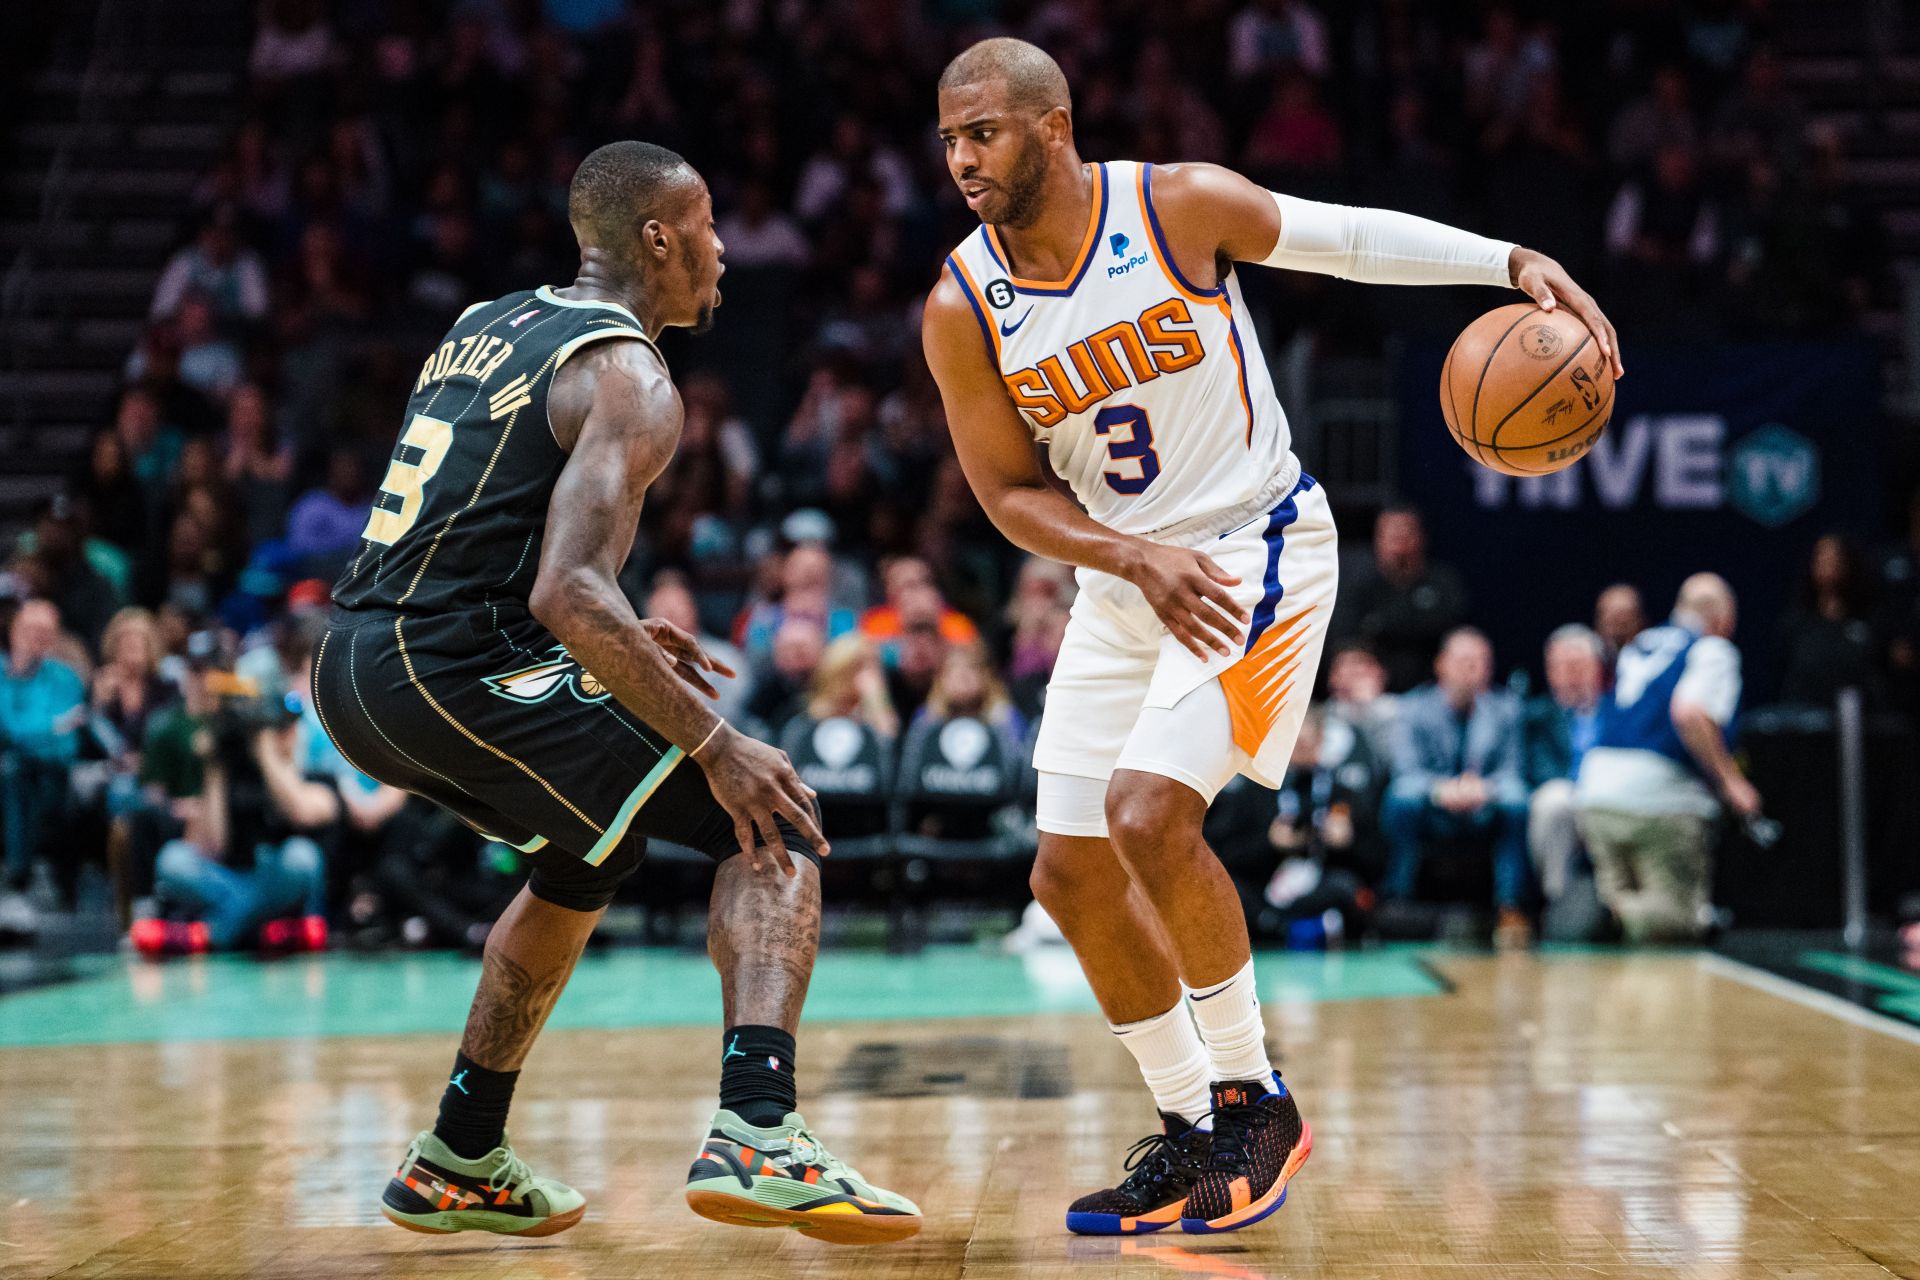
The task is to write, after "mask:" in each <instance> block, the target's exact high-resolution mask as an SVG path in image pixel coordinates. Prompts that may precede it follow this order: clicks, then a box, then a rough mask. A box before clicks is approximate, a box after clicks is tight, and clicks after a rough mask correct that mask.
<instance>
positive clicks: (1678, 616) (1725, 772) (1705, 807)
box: [1578, 573, 1760, 942]
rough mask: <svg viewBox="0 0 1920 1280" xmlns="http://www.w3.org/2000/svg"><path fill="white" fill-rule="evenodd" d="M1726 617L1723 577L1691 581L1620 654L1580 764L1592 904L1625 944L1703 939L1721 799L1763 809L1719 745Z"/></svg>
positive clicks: (1734, 670) (1731, 687)
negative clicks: (1601, 907)
mask: <svg viewBox="0 0 1920 1280" xmlns="http://www.w3.org/2000/svg"><path fill="white" fill-rule="evenodd" d="M1734 622H1735V605H1734V597H1733V590H1732V589H1731V588H1730V587H1728V586H1727V584H1726V582H1725V581H1723V580H1722V579H1720V578H1719V577H1717V576H1715V575H1713V574H1710V573H1702V574H1695V575H1694V576H1693V577H1691V578H1688V579H1687V580H1686V582H1685V583H1684V584H1683V585H1682V586H1681V588H1680V595H1679V599H1678V600H1677V601H1676V602H1675V604H1674V609H1673V620H1672V621H1671V622H1670V623H1669V624H1668V625H1666V626H1663V627H1654V628H1652V629H1651V630H1648V631H1643V632H1641V633H1640V634H1639V635H1638V636H1636V637H1635V638H1634V641H1633V643H1632V644H1630V645H1628V646H1627V647H1626V648H1625V649H1624V650H1622V651H1621V654H1620V660H1619V662H1618V664H1617V665H1616V667H1615V671H1614V687H1613V693H1612V695H1611V697H1610V698H1609V700H1608V702H1607V704H1606V707H1605V710H1604V712H1603V714H1602V716H1601V721H1600V736H1599V739H1598V741H1596V742H1595V743H1594V746H1593V748H1592V749H1591V750H1589V751H1588V752H1587V756H1586V759H1585V760H1584V761H1583V762H1582V763H1581V766H1580V782H1579V801H1578V802H1579V826H1580V837H1581V840H1582V841H1583V842H1584V843H1585V844H1586V847H1587V853H1588V856H1590V857H1591V858H1592V859H1593V874H1594V886H1595V888H1596V889H1597V890H1598V891H1599V894H1600V901H1601V902H1602V903H1604V904H1605V905H1606V907H1607V909H1608V910H1609V911H1611V912H1612V913H1613V915H1614V917H1615V918H1616V919H1617V920H1618V921H1619V923H1620V927H1621V929H1622V931H1623V932H1624V933H1625V936H1626V938H1627V940H1628V941H1630V942H1686V941H1691V940H1694V939H1697V938H1699V937H1701V936H1702V935H1703V934H1704V933H1705V931H1706V929H1707V927H1708V923H1709V921H1708V916H1707V894H1708V891H1709V886H1710V885H1711V882H1712V848H1713V822H1714V819H1715V817H1717V816H1718V814H1719V811H1720V804H1721V801H1724V802H1725V804H1726V806H1727V808H1728V809H1730V810H1732V811H1733V813H1735V814H1736V815H1738V816H1740V817H1750V816H1752V815H1754V814H1757V813H1759V812H1760V794H1759V792H1757V791H1755V790H1754V787H1753V784H1752V783H1750V782H1748V781H1747V779H1746V777H1745V776H1744V775H1743V774H1742V773H1741V772H1740V766H1739V764H1738V763H1736V762H1735V760H1734V758H1733V755H1732V753H1731V752H1730V751H1729V750H1728V747H1727V730H1728V726H1729V725H1730V724H1732V722H1733V716H1734V712H1735V710H1736V709H1737V707H1738V706H1739V702H1740V651H1739V650H1738V649H1736V648H1734V646H1733V642H1732V640H1731V638H1730V637H1731V636H1732V635H1733V630H1734ZM1716 791H1717V792H1718V793H1719V795H1718V798H1716V796H1715V792H1716Z"/></svg>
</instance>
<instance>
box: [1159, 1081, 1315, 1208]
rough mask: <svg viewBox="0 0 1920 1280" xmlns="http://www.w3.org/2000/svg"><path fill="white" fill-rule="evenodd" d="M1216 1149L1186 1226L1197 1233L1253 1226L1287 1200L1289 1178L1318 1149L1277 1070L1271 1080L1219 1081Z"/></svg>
mask: <svg viewBox="0 0 1920 1280" xmlns="http://www.w3.org/2000/svg"><path fill="white" fill-rule="evenodd" d="M1212 1114H1213V1151H1212V1153H1211V1156H1210V1158H1209V1159H1208V1161H1207V1171H1206V1173H1205V1175H1203V1176H1202V1177H1201V1178H1200V1180H1199V1181H1198V1182H1196V1183H1195V1184H1194V1187H1193V1191H1192V1193H1191V1194H1190V1195H1189V1196H1188V1197H1187V1207H1186V1209H1185V1210H1184V1211H1183V1212H1182V1214H1181V1218H1180V1229H1181V1230H1182V1231H1186V1232H1191V1233H1193V1234H1196V1235H1203V1234H1206V1233H1208V1232H1214V1231H1238V1230H1239V1229H1240V1228H1241V1227H1250V1226H1252V1225H1253V1224H1254V1223H1256V1222H1258V1221H1260V1219H1262V1218H1264V1217H1266V1216H1267V1215H1268V1214H1270V1213H1272V1212H1273V1211H1274V1210H1275V1209H1278V1208H1279V1207H1280V1206H1281V1205H1283V1204H1285V1203H1286V1202H1287V1183H1288V1181H1289V1180H1291V1179H1292V1177H1293V1175H1294V1174H1296V1173H1298V1172H1300V1166H1301V1165H1303V1164H1305V1163H1306V1162H1307V1156H1308V1154H1309V1153H1310V1152H1311V1151H1312V1150H1313V1130H1312V1129H1310V1128H1308V1127H1307V1122H1306V1121H1304V1120H1302V1119H1301V1118H1300V1108H1298V1107H1296V1106H1295V1105H1294V1103H1293V1096H1292V1095H1291V1094H1289V1093H1288V1092H1287V1086H1286V1085H1284V1084H1282V1083H1280V1077H1279V1075H1278V1074H1277V1073H1276V1074H1275V1075H1273V1076H1271V1077H1270V1078H1269V1079H1267V1080H1227V1081H1215V1082H1214V1086H1213V1113H1212Z"/></svg>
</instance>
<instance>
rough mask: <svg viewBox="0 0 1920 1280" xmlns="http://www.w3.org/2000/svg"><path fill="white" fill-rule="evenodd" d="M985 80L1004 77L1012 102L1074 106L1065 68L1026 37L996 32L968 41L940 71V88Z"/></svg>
mask: <svg viewBox="0 0 1920 1280" xmlns="http://www.w3.org/2000/svg"><path fill="white" fill-rule="evenodd" d="M988 80H1004V81H1006V84H1007V101H1008V104H1009V105H1011V106H1015V107H1020V108H1023V109H1026V110H1030V111H1036V112H1047V111H1051V110H1053V109H1054V108H1055V107H1066V108H1068V109H1069V110H1071V109H1072V107H1073V98H1072V95H1071V94H1069V93H1068V92H1067V75H1066V72H1064V71H1062V70H1060V64H1059V63H1057V62H1055V61H1054V60H1053V57H1052V55H1050V54H1049V53H1048V52H1047V51H1046V50H1045V49H1042V48H1041V47H1040V46H1039V45H1037V44H1028V43H1027V42H1026V41H1025V40H1016V39H1014V38H1013V37H1012V36H995V37H993V38H992V39H991V40H982V41H980V42H978V43H977V44H973V45H969V46H968V47H967V48H966V49H965V50H964V51H963V52H962V53H961V54H960V56H959V57H957V58H955V59H954V60H953V61H952V62H949V63H948V64H947V69H946V70H945V71H942V72H941V73H940V88H941V90H942V91H945V90H947V89H957V88H959V87H960V86H961V85H963V84H981V83H983V82H985V81H988Z"/></svg>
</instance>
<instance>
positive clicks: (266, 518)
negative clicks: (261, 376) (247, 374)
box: [220, 382, 293, 547]
mask: <svg viewBox="0 0 1920 1280" xmlns="http://www.w3.org/2000/svg"><path fill="white" fill-rule="evenodd" d="M220 476H221V478H222V479H223V480H224V481H225V482H226V484H227V487H228V488H229V490H231V492H232V493H233V496H234V498H235V500H236V501H237V502H238V503H239V505H240V522H241V524H242V525H243V527H244V529H245V533H246V540H247V545H248V546H251V547H257V546H259V545H260V544H261V543H263V542H271V541H272V540H273V539H275V538H277V537H279V536H280V531H281V530H282V529H284V528H286V522H287V502H288V486H289V484H290V483H291V481H292V479H293V448H292V446H291V445H290V444H288V443H286V442H284V441H281V440H279V439H278V438H277V432H276V431H275V429H274V425H273V413H272V407H271V405H270V404H269V403H268V400H267V393H266V391H265V390H263V389H262V388H261V386H260V384H259V383H257V382H243V383H241V384H240V385H239V386H238V387H236V388H234V392H233V396H232V398H231V399H230V400H229V401H228V402H227V432H226V436H225V438H224V439H223V440H222V441H221V458H220Z"/></svg>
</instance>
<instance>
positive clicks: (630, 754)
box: [313, 609, 817, 905]
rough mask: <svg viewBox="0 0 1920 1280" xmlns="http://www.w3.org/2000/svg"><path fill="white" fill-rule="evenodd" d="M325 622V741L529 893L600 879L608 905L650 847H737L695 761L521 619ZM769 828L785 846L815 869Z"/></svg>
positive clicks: (321, 695)
mask: <svg viewBox="0 0 1920 1280" xmlns="http://www.w3.org/2000/svg"><path fill="white" fill-rule="evenodd" d="M331 622H332V625H331V626H330V627H329V628H328V630H327V632H326V634H325V635H324V636H323V637H322V638H321V642H320V644H319V646H318V647H317V648H316V649H315V650H314V657H313V698H314V704H315V709H316V710H317V711H318V713H319V716H320V723H321V724H322V725H323V726H324V727H325V728H326V731H327V734H328V736H329V737H331V738H332V739H333V742H334V745H335V746H337V747H339V748H340V752H341V754H342V755H344V756H346V758H347V761H348V762H349V763H350V764H352V765H353V766H354V767H355V768H356V769H358V770H360V771H361V772H362V773H365V774H367V775H368V776H369V777H373V778H377V779H379V780H380V781H381V782H385V783H388V784H389V785H391V786H395V787H399V788H401V789H403V790H406V791H411V792H413V793H414V794H415V795H420V796H425V797H426V798H427V799H429V800H432V801H434V802H435V803H437V804H440V805H442V806H444V807H445V808H447V809H449V810H451V811H452V812H453V813H454V814H455V815H456V816H458V817H459V818H460V819H461V820H463V821H464V822H466V823H467V825H468V826H471V827H473V828H474V829H475V830H477V831H479V832H481V833H482V834H484V835H486V836H489V837H491V838H493V839H495V840H499V841H502V842H504V843H506V844H509V845H512V846H513V847H514V848H516V849H518V850H520V851H521V852H522V853H524V854H528V855H530V856H531V857H532V859H533V862H534V866H535V877H534V884H535V891H536V892H539V891H540V886H541V880H542V874H541V873H542V871H543V870H544V871H546V872H547V873H548V874H547V877H546V878H547V879H548V881H549V882H558V881H559V880H562V879H564V880H566V881H568V882H584V883H587V884H591V885H596V886H598V885H603V884H604V885H607V886H609V887H607V889H606V893H605V896H606V897H607V898H611V896H612V894H611V887H610V886H611V885H617V883H618V882H619V880H620V879H623V878H625V876H626V875H628V874H630V873H631V872H632V871H633V870H634V868H636V867H637V866H638V865H639V863H640V860H641V858H642V857H643V856H644V855H645V852H646V841H647V840H648V838H653V839H659V840H667V841H671V842H672V843H675V844H681V845H685V846H687V847H689V848H692V849H696V850H698V851H700V852H701V853H704V854H706V855H707V856H708V857H711V858H713V859H715V860H716V861H718V860H720V859H724V858H726V857H728V856H730V855H732V854H734V853H737V852H738V851H739V847H738V844H737V842H736V840H735V838H734V830H733V820H732V818H731V817H729V816H728V814H727V812H726V810H725V809H723V808H722V807H721V806H720V804H719V802H718V801H717V800H715V799H714V797H713V792H712V791H711V790H710V789H709V788H708V786H707V779H706V774H705V773H704V772H703V771H702V770H701V769H700V767H699V765H698V764H697V763H695V762H693V761H690V760H688V759H686V753H685V752H683V751H682V750H681V749H680V748H679V747H676V746H674V745H672V744H671V743H669V742H668V741H667V740H666V739H665V738H663V737H662V736H661V735H660V734H659V733H658V732H656V731H655V730H653V729H652V728H650V727H649V726H648V725H647V724H646V723H644V722H643V721H641V720H640V719H639V718H638V717H637V716H635V715H634V714H633V713H632V712H631V711H629V710H627V708H626V707H624V706H622V705H621V704H620V702H619V700H618V699H616V698H614V697H613V696H612V695H611V694H610V693H609V692H608V691H607V689H606V688H605V687H604V686H603V685H601V684H600V682H599V681H597V680H596V679H594V677H593V675H592V674H591V673H590V672H588V671H587V670H585V669H584V668H583V667H582V666H581V665H580V664H579V663H578V662H576V661H575V660H574V659H573V658H572V656H571V655H569V654H568V652H567V650H566V647H565V646H564V645H562V644H561V643H560V642H559V641H558V640H556V639H555V638H554V636H553V634H552V633H551V632H549V631H547V630H546V628H544V627H542V626H541V625H540V624H539V623H538V622H537V621H535V620H534V619H533V618H532V617H530V616H529V615H527V614H525V613H524V612H520V613H518V614H517V615H509V613H508V612H507V611H506V610H504V609H502V610H500V611H498V612H497V613H495V612H494V611H492V610H481V611H478V612H462V613H448V614H440V615H403V614H392V613H354V612H347V611H343V610H336V611H335V613H334V616H333V618H332V620H331ZM780 826H781V835H782V837H783V843H784V844H785V845H786V846H787V847H788V848H789V849H791V850H793V851H794V852H795V853H798V854H803V855H805V856H807V857H809V858H815V860H816V861H817V857H816V855H814V853H813V850H812V848H811V847H810V846H808V845H807V844H806V841H805V840H803V839H802V838H801V837H800V836H799V834H798V833H797V832H795V831H793V830H792V829H791V828H789V827H788V826H787V824H786V823H785V822H782V823H781V824H780ZM581 864H585V866H586V867H592V868H604V869H605V874H604V875H597V874H596V875H586V874H583V869H582V867H581ZM542 896H549V895H545V894H543V895H542ZM561 905H573V904H572V903H569V902H563V903H562V904H561ZM602 905H604V904H602Z"/></svg>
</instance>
